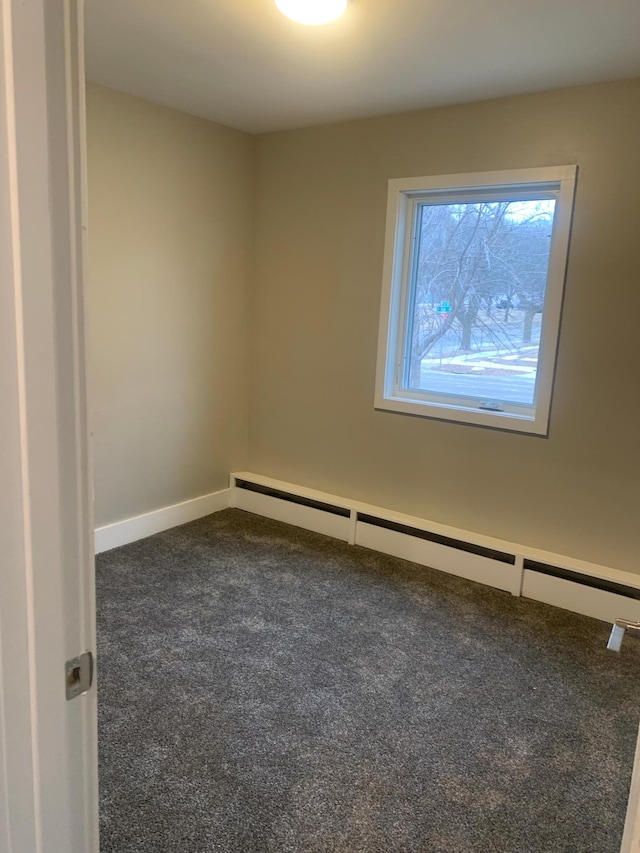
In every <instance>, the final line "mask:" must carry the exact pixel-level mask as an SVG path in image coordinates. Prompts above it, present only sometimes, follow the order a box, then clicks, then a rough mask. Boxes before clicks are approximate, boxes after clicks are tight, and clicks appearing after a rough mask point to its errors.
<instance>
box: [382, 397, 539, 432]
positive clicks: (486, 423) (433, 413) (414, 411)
mask: <svg viewBox="0 0 640 853" xmlns="http://www.w3.org/2000/svg"><path fill="white" fill-rule="evenodd" d="M481 402H482V401H481V400H479V401H478V405H480V403H481ZM375 408H376V409H377V410H379V411H386V412H396V413H399V414H404V415H414V416H417V417H421V418H433V419H435V420H440V421H454V422H455V423H460V424H469V425H471V426H482V427H489V428H491V429H499V430H506V431H508V432H520V433H527V434H529V435H538V436H547V435H548V417H544V416H542V415H540V413H538V414H537V415H534V414H531V415H524V414H519V413H517V412H509V411H505V412H491V411H481V410H479V409H477V408H472V407H470V406H467V405H464V406H463V405H459V406H458V405H455V404H453V403H448V402H447V403H444V402H438V401H435V400H414V399H407V398H404V397H393V396H389V397H386V396H385V397H378V396H376V400H375Z"/></svg>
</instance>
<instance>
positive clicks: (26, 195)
mask: <svg viewBox="0 0 640 853" xmlns="http://www.w3.org/2000/svg"><path fill="white" fill-rule="evenodd" d="M0 20H1V24H0V66H1V67H2V77H1V79H0V89H1V91H0V275H1V281H0V285H1V288H0V289H1V295H0V399H1V400H2V406H1V407H0V433H1V434H2V441H1V442H0V477H1V479H2V489H1V490H0V491H1V493H2V494H1V496H0V540H1V553H2V556H1V560H2V571H1V572H0V848H1V849H2V850H3V851H4V850H5V849H6V850H7V851H9V853H26V851H29V853H32V851H33V853H60V851H65V853H97V851H98V831H97V735H96V689H95V686H94V687H93V688H92V689H91V690H90V691H89V692H88V693H86V694H85V695H83V696H80V697H78V698H77V699H74V700H72V701H70V702H68V701H67V700H66V698H65V681H64V663H65V660H67V659H68V658H71V657H75V656H76V655H78V654H80V653H82V652H84V651H88V650H89V651H93V652H95V595H94V587H93V583H94V577H93V558H92V554H93V548H92V526H93V525H92V517H91V516H92V509H91V501H90V494H91V492H90V482H91V480H90V466H89V450H88V448H89V440H88V432H87V401H86V379H85V361H86V358H85V351H84V307H83V304H84V292H83V280H84V238H83V233H84V228H83V226H84V221H85V210H86V204H85V199H84V191H85V168H84V150H85V144H84V104H83V98H84V67H83V61H82V42H83V26H82V5H81V0H0Z"/></svg>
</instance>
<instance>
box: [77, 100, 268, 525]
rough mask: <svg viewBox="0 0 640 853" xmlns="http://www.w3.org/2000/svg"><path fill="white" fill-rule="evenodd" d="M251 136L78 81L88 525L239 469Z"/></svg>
mask: <svg viewBox="0 0 640 853" xmlns="http://www.w3.org/2000/svg"><path fill="white" fill-rule="evenodd" d="M253 147H254V140H253V139H252V138H251V137H249V136H247V135H246V134H243V133H240V132H238V131H234V130H230V129H228V128H224V127H221V126H219V125H215V124H212V123H210V122H206V121H202V120H200V119H196V118H192V117H190V116H186V115H184V114H182V113H179V112H175V111H173V110H167V109H163V108H161V107H157V106H153V105H151V104H149V103H146V102H144V101H140V100H136V99H134V98H131V97H129V96H127V95H122V94H120V93H117V92H113V91H111V90H108V89H102V88H100V87H97V86H89V89H88V158H89V215H90V246H89V320H90V357H91V365H90V368H91V376H92V394H93V400H92V409H93V427H94V456H95V492H96V522H97V524H98V525H101V524H106V523H109V522H112V521H116V520H119V519H122V518H126V517H129V516H133V515H136V514H139V513H143V512H147V511H150V510H154V509H158V508H160V507H163V506H167V505H169V504H173V503H176V502H179V501H182V500H186V499H188V498H193V497H196V496H199V495H202V494H206V493H208V492H212V491H216V490H218V489H222V488H225V487H226V486H227V485H228V475H229V471H231V470H233V469H237V468H241V467H244V465H245V462H246V437H247V405H248V402H247V381H246V374H247V367H248V362H247V354H246V339H247V316H248V307H247V276H248V266H249V261H250V257H251V237H252V234H251V220H252V208H253V198H252V191H253V171H252V170H253V155H254V151H253Z"/></svg>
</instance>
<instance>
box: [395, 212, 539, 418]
mask: <svg viewBox="0 0 640 853" xmlns="http://www.w3.org/2000/svg"><path fill="white" fill-rule="evenodd" d="M554 212H555V199H551V198H548V199H535V200H531V199H529V200H522V199H520V200H518V199H512V200H504V201H478V202H475V201H474V202H465V203H449V204H431V203H421V204H419V205H418V207H417V217H418V221H417V223H416V224H417V241H416V248H415V254H414V258H413V267H412V269H413V272H412V281H411V285H412V286H411V290H410V298H409V305H408V317H407V321H408V322H407V351H406V359H405V365H406V370H405V374H404V383H403V384H404V387H406V388H408V389H417V390H421V391H425V392H431V393H436V394H447V395H454V396H463V397H467V396H468V397H478V398H481V399H486V400H496V401H501V402H507V403H516V404H520V405H523V404H524V405H533V403H534V399H535V384H536V372H537V366H538V348H539V343H540V331H541V326H542V311H543V308H544V299H545V290H546V280H547V269H548V265H549V253H550V248H551V229H552V225H553V216H554Z"/></svg>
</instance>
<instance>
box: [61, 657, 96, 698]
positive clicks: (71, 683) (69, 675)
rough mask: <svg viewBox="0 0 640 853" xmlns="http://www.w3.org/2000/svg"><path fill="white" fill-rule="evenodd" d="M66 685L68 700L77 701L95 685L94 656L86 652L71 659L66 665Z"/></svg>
mask: <svg viewBox="0 0 640 853" xmlns="http://www.w3.org/2000/svg"><path fill="white" fill-rule="evenodd" d="M64 683H65V690H66V694H67V699H75V698H76V696H80V694H82V693H86V692H87V690H89V688H90V687H91V685H92V684H93V655H92V654H91V652H85V653H84V654H83V655H80V656H79V657H77V658H71V660H68V661H67V662H66V663H65V665H64Z"/></svg>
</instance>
